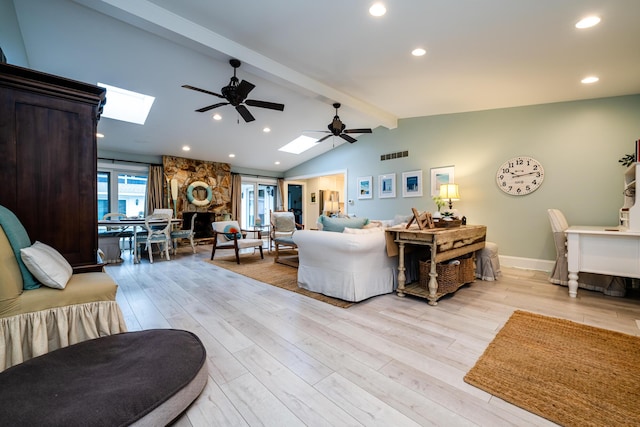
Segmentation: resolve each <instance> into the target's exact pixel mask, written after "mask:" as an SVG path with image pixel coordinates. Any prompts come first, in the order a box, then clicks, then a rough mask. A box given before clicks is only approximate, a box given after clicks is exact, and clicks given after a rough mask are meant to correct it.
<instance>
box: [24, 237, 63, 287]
mask: <svg viewBox="0 0 640 427" xmlns="http://www.w3.org/2000/svg"><path fill="white" fill-rule="evenodd" d="M20 255H21V257H22V261H24V264H25V265H26V266H27V268H28V269H29V271H30V272H31V273H32V274H33V275H34V276H35V277H36V278H37V279H38V280H39V281H40V283H42V284H43V285H45V286H48V287H50V288H55V289H64V287H65V286H67V282H68V281H69V279H70V278H71V275H72V274H73V268H72V267H71V265H70V264H69V262H67V260H66V259H65V258H64V257H63V256H62V255H60V252H58V251H56V250H55V249H54V248H52V247H51V246H49V245H45V244H44V243H41V242H35V243H34V244H33V245H31V247H28V248H22V249H20Z"/></svg>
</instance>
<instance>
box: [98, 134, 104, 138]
mask: <svg viewBox="0 0 640 427" xmlns="http://www.w3.org/2000/svg"><path fill="white" fill-rule="evenodd" d="M96 136H97V137H98V138H104V134H101V133H96Z"/></svg>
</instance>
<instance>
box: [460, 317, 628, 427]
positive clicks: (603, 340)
mask: <svg viewBox="0 0 640 427" xmlns="http://www.w3.org/2000/svg"><path fill="white" fill-rule="evenodd" d="M464 380H465V381H466V382H467V383H469V384H471V385H474V386H476V387H478V388H481V389H483V390H485V391H487V392H489V393H491V394H492V395H494V396H497V397H499V398H501V399H503V400H506V401H507V402H510V403H512V404H514V405H517V406H519V407H521V408H523V409H526V410H527V411H529V412H533V413H534V414H538V415H540V416H542V417H544V418H546V419H548V420H550V421H553V422H555V423H558V424H560V425H564V426H581V427H584V426H631V425H635V426H637V425H638V423H639V420H640V409H639V408H640V406H639V403H638V399H639V398H640V338H639V337H634V336H631V335H626V334H622V333H619V332H614V331H607V330H605V329H600V328H595V327H592V326H587V325H582V324H579V323H575V322H571V321H568V320H563V319H556V318H553V317H546V316H542V315H539V314H533V313H527V312H524V311H516V312H515V313H513V315H512V316H511V318H510V319H509V320H508V321H507V323H506V324H505V325H504V327H503V328H502V329H501V330H500V331H499V332H498V334H497V335H496V337H495V338H494V340H493V341H492V342H491V343H490V344H489V347H487V349H486V350H485V352H484V354H483V355H482V356H481V357H480V359H479V360H478V362H477V363H476V365H475V366H474V367H473V368H472V369H471V370H470V371H469V373H467V375H466V376H465V377H464Z"/></svg>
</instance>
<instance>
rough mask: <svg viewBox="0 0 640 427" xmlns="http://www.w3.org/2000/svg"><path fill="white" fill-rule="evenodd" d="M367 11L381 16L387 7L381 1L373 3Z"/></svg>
mask: <svg viewBox="0 0 640 427" xmlns="http://www.w3.org/2000/svg"><path fill="white" fill-rule="evenodd" d="M369 13H370V14H371V15H372V16H382V15H384V14H385V13H387V8H386V7H384V5H383V4H382V3H375V4H374V5H373V6H371V7H370V8H369Z"/></svg>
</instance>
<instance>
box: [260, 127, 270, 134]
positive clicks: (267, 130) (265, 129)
mask: <svg viewBox="0 0 640 427" xmlns="http://www.w3.org/2000/svg"><path fill="white" fill-rule="evenodd" d="M262 132H264V133H269V132H271V128H268V127H266V128H264V129H262Z"/></svg>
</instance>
